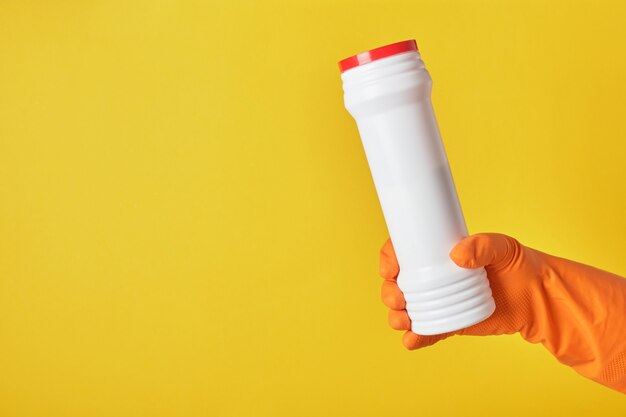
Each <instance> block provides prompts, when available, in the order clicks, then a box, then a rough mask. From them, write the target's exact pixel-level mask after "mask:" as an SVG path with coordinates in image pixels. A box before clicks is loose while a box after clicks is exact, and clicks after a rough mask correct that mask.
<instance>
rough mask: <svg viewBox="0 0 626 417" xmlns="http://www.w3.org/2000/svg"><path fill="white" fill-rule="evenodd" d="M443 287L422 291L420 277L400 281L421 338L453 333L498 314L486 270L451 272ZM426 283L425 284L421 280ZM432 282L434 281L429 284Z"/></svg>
mask: <svg viewBox="0 0 626 417" xmlns="http://www.w3.org/2000/svg"><path fill="white" fill-rule="evenodd" d="M449 272H451V273H449V274H446V276H445V278H443V277H442V279H441V281H440V282H443V283H444V285H441V286H437V287H435V288H432V284H430V283H428V284H427V287H429V288H424V289H420V287H421V286H422V285H420V278H418V277H417V278H414V279H411V277H410V276H407V274H402V273H401V275H402V276H401V277H400V278H398V284H399V285H400V289H402V291H403V293H404V297H405V299H406V310H407V312H408V314H409V317H410V318H411V330H412V331H413V332H414V333H417V334H421V335H434V334H441V333H446V332H451V331H455V330H459V329H463V328H465V327H468V326H471V325H473V324H476V323H479V322H481V321H483V320H485V319H486V318H488V317H489V316H490V315H491V314H492V313H493V312H494V311H495V308H496V306H495V303H494V301H493V297H492V296H491V289H490V288H489V280H488V279H487V273H486V272H485V270H484V269H482V268H480V269H473V270H469V271H468V270H458V271H454V272H452V271H449ZM422 282H423V281H422ZM430 282H431V283H432V281H430Z"/></svg>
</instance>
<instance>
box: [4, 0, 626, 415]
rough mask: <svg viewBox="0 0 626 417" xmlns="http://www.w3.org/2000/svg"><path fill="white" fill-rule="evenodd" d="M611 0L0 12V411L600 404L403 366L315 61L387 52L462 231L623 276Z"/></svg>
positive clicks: (360, 175) (482, 361) (594, 397)
mask: <svg viewBox="0 0 626 417" xmlns="http://www.w3.org/2000/svg"><path fill="white" fill-rule="evenodd" d="M625 21H626V7H625V6H624V5H623V3H622V2H619V1H611V2H609V1H600V2H591V1H588V2H587V1H585V2H582V1H550V2H547V1H527V2H521V1H518V2H511V1H474V2H468V1H358V2H357V1H341V2H338V1H316V2H280V1H275V0H269V1H262V2H261V1H259V2H247V1H231V2H228V1H212V2H205V1H181V0H167V1H154V0H151V1H138V2H128V1H29V2H15V1H9V0H4V1H1V2H0V416H1V417H19V416H33V417H40V416H46V417H56V416H63V417H68V416H81V417H84V416H151V417H152V416H183V417H194V416H212V417H213V416H215V417H230V416H234V417H245V416H254V417H264V416H392V415H398V416H433V417H436V416H446V417H447V416H504V415H506V416H512V417H514V416H529V415H532V416H555V415H567V416H570V417H573V416H589V415H594V416H623V415H624V414H625V412H626V399H625V397H624V396H623V395H621V394H618V393H616V392H613V391H611V390H609V389H607V388H604V387H602V386H600V385H598V384H596V383H593V382H591V381H588V380H585V379H584V378H582V377H580V376H578V375H577V374H576V373H575V372H573V371H572V370H570V369H568V368H567V367H565V366H562V365H560V364H559V363H558V362H557V361H556V360H555V359H553V358H552V357H551V356H550V355H549V354H548V353H547V352H546V351H545V350H544V349H543V348H542V347H541V346H536V345H530V344H527V343H525V342H524V341H523V340H522V339H521V338H520V337H519V336H511V337H491V338H461V337H457V338H454V339H452V340H449V341H446V342H444V343H442V344H439V345H437V346H435V347H433V348H428V349H425V350H423V351H418V352H407V351H405V350H404V349H403V348H402V347H401V344H400V334H399V333H396V332H394V331H392V330H391V329H389V328H388V327H387V323H386V310H385V308H384V307H383V306H382V305H381V303H380V302H379V284H380V278H378V276H377V268H378V258H377V253H378V249H379V248H380V246H381V245H382V243H383V242H384V240H385V239H386V236H387V232H386V228H385V224H384V220H383V218H382V214H381V212H380V209H379V206H378V202H377V199H376V194H375V191H374V188H373V185H372V182H371V178H370V174H369V170H368V167H367V163H366V160H365V156H364V153H363V150H362V147H361V144H360V141H359V137H358V133H357V130H356V127H355V124H354V121H353V120H352V119H351V118H350V116H349V115H348V113H347V112H346V111H345V109H344V107H343V103H342V92H341V84H340V78H339V73H338V70H337V66H336V63H337V61H338V60H339V59H341V58H344V57H346V56H348V55H351V54H353V53H356V52H360V51H362V50H366V49H369V48H372V47H376V46H380V45H383V44H386V43H390V42H394V41H398V40H403V39H410V38H415V39H417V42H418V44H419V46H420V49H421V51H422V54H423V58H424V60H425V62H426V65H427V67H428V68H429V70H430V72H431V74H432V76H433V78H434V81H435V86H434V92H433V101H434V104H435V108H436V112H437V116H438V119H439V122H440V126H441V130H442V133H443V137H444V141H445V145H446V148H447V151H448V156H449V159H450V163H451V166H452V170H453V173H454V176H455V180H456V184H457V187H458V191H459V194H460V198H461V201H462V205H463V208H464V211H465V215H466V218H467V222H468V226H469V228H470V230H471V231H472V232H477V231H499V232H504V233H507V234H510V235H513V236H516V237H517V238H519V239H520V240H521V241H522V242H523V243H526V244H528V245H530V246H533V247H537V248H541V249H543V250H544V251H547V252H550V253H553V254H557V255H561V256H564V257H568V258H572V259H576V260H579V261H583V262H586V263H590V264H593V265H596V266H598V267H601V268H603V269H608V270H610V271H614V272H616V273H619V274H621V275H625V274H626V256H624V251H625V248H624V243H623V236H624V235H625V234H626V222H625V221H624V213H625V212H626V185H625V183H624V178H625V174H624V161H626V140H625V139H626V118H625V115H626V75H625V74H626V44H625V39H626V25H625V24H624V22H625Z"/></svg>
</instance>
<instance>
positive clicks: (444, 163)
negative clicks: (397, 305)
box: [339, 40, 495, 335]
mask: <svg viewBox="0 0 626 417" xmlns="http://www.w3.org/2000/svg"><path fill="white" fill-rule="evenodd" d="M339 68H340V70H341V71H342V74H341V78H342V80H343V90H344V102H345V106H346V108H347V109H348V111H349V112H350V114H351V115H352V116H353V117H354V119H355V120H356V122H357V125H358V128H359V133H360V135H361V140H362V142H363V147H364V148H365V153H366V155H367V160H368V163H369V166H370V170H371V172H372V177H373V179H374V184H375V186H376V191H377V192H378V198H379V200H380V204H381V206H382V210H383V214H384V216H385V220H386V222H387V228H388V229H389V234H390V236H391V239H392V241H393V245H394V249H395V251H396V255H397V257H398V263H399V265H400V274H399V276H398V286H399V287H400V289H401V290H402V292H403V293H404V297H405V299H406V309H407V312H408V314H409V317H410V318H411V326H412V331H413V332H415V333H417V334H422V335H433V334H440V333H445V332H450V331H454V330H459V329H462V328H465V327H468V326H470V325H472V324H475V323H478V322H480V321H482V320H484V319H486V318H487V317H489V316H490V315H491V314H492V313H493V312H494V310H495V303H494V301H493V297H492V295H491V289H490V288H489V281H488V279H487V274H486V272H485V270H484V268H477V269H464V268H460V267H458V266H457V265H456V264H455V263H454V262H452V260H451V259H450V257H449V253H450V250H451V249H452V248H453V247H454V245H455V244H456V243H457V242H459V241H460V240H461V239H462V238H463V237H465V236H467V227H466V226H465V220H464V218H463V213H462V211H461V206H460V204H459V199H458V196H457V193H456V189H455V187H454V182H453V181H452V175H451V173H450V167H449V165H448V159H447V157H446V153H445V150H444V148H443V144H442V142H441V135H440V133H439V127H438V126H437V121H436V119H435V114H434V112H433V107H432V103H431V99H430V93H431V87H432V80H431V78H430V75H429V74H428V71H426V68H425V67H424V63H423V62H422V59H421V56H420V53H419V52H418V49H417V45H416V43H415V41H414V40H411V41H404V42H398V43H395V44H392V45H387V46H383V47H381V48H376V49H373V50H371V51H368V52H364V53H362V54H358V55H355V56H353V57H350V58H347V59H345V60H343V61H341V62H339Z"/></svg>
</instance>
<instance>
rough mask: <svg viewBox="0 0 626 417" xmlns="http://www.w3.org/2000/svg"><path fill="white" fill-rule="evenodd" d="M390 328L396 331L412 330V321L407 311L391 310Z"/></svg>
mask: <svg viewBox="0 0 626 417" xmlns="http://www.w3.org/2000/svg"><path fill="white" fill-rule="evenodd" d="M388 320H389V326H391V328H392V329H394V330H410V329H411V319H410V318H409V314H408V313H407V312H406V310H389V315H388Z"/></svg>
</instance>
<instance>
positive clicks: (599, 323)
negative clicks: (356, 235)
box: [380, 233, 626, 393]
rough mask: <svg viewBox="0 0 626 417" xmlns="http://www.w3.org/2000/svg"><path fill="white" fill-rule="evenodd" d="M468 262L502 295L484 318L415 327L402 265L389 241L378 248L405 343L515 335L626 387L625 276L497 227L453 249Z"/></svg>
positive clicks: (387, 297) (386, 297) (386, 291)
mask: <svg viewBox="0 0 626 417" xmlns="http://www.w3.org/2000/svg"><path fill="white" fill-rule="evenodd" d="M450 258H452V260H453V261H454V262H455V263H456V264H457V265H459V266H461V267H463V268H479V267H481V266H484V267H485V269H486V270H487V276H488V277H489V282H490V285H491V290H492V292H493V297H494V300H495V302H496V311H495V312H494V313H493V314H492V315H491V317H489V318H488V319H486V320H485V321H483V322H481V323H478V324H475V325H473V326H470V327H468V328H465V329H462V330H458V331H455V332H451V333H445V334H441V335H434V336H421V335H417V334H415V333H413V332H411V331H410V330H409V329H410V328H411V320H410V319H409V316H408V314H407V312H406V310H404V306H405V301H404V296H403V295H402V291H400V288H399V287H398V285H397V284H396V277H397V276H398V272H399V267H398V262H397V260H396V256H395V253H394V250H393V245H392V243H391V241H390V240H388V241H387V243H385V245H384V246H383V248H382V250H381V253H380V274H381V275H382V277H383V278H384V279H385V281H384V282H383V285H382V300H383V303H384V304H385V305H386V306H387V307H389V308H390V311H389V324H390V325H391V327H392V328H394V329H397V330H408V331H407V332H406V333H405V334H404V336H403V339H402V341H403V344H404V346H405V347H406V348H407V349H419V348H422V347H425V346H429V345H432V344H434V343H436V342H438V341H440V340H443V339H446V338H448V337H450V336H453V335H472V336H488V335H501V334H513V333H517V332H519V333H520V334H521V336H522V337H523V338H524V339H525V340H527V341H529V342H531V343H538V342H541V343H542V344H543V345H544V346H545V347H546V348H547V349H548V350H549V351H550V353H552V354H553V355H554V356H555V357H556V358H557V359H558V360H559V361H560V362H562V363H564V364H565V365H569V366H571V367H572V368H574V369H575V370H576V371H577V372H578V373H580V374H582V375H584V376H586V377H587V378H590V379H592V380H594V381H597V382H599V383H601V384H604V385H606V386H608V387H610V388H613V389H615V390H618V391H621V392H623V393H626V279H623V278H620V277H618V276H617V275H614V274H611V273H609V272H605V271H602V270H599V269H596V268H593V267H591V266H587V265H583V264H579V263H577V262H573V261H569V260H567V259H562V258H557V257H555V256H551V255H548V254H545V253H542V252H539V251H537V250H535V249H531V248H527V247H525V246H523V245H521V244H520V243H519V242H518V241H517V240H515V239H513V238H511V237H508V236H505V235H501V234H493V233H485V234H477V235H473V236H470V237H468V238H465V239H464V240H462V241H461V242H459V244H457V245H456V246H455V247H454V249H453V250H452V251H451V252H450Z"/></svg>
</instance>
